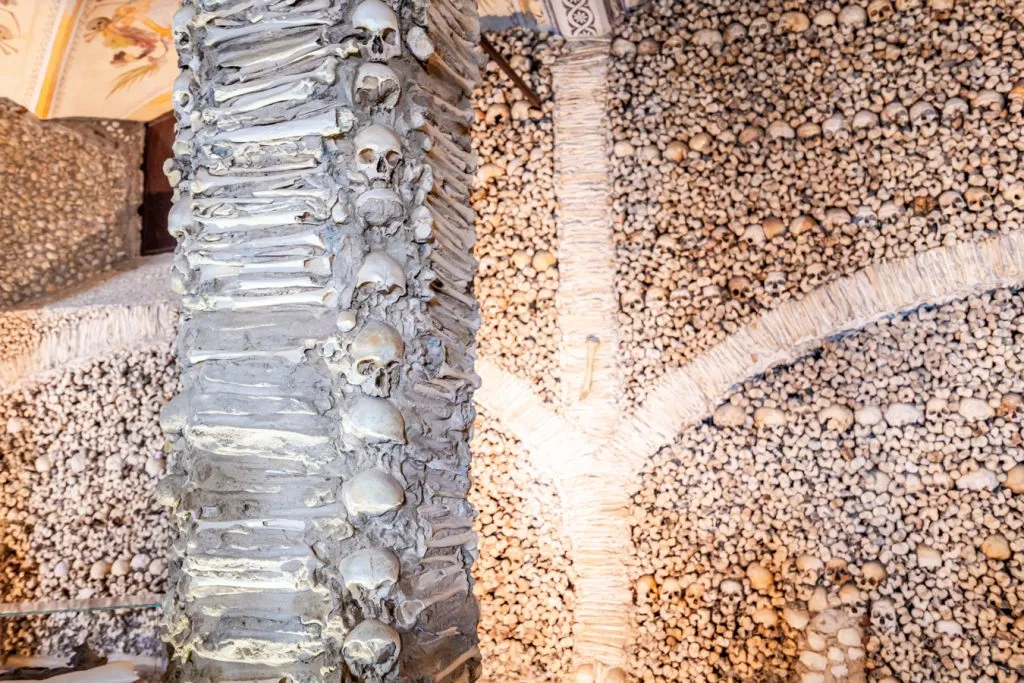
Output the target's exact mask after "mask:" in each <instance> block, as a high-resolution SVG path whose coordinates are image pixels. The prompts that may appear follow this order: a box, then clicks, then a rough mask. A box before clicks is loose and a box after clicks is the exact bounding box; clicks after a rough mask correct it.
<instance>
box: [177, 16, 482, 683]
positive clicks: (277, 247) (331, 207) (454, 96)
mask: <svg viewBox="0 0 1024 683" xmlns="http://www.w3.org/2000/svg"><path fill="white" fill-rule="evenodd" d="M476 26H477V25H476V17H475V7H474V6H473V5H472V3H462V2H460V1H459V0H430V2H426V0H408V1H396V2H395V4H393V5H392V4H387V3H386V2H382V1H381V0H361V1H360V0H352V1H348V0H187V1H186V2H185V5H184V7H183V9H182V10H181V11H180V12H179V13H178V14H177V15H176V17H175V22H174V33H175V40H176V43H177V46H178V52H179V55H180V60H181V64H182V67H183V71H182V75H181V77H180V78H179V79H178V81H177V82H176V84H175V89H174V106H175V110H176V112H177V115H178V121H179V127H178V135H177V140H176V143H175V148H174V149H175V155H176V156H175V160H174V161H173V162H172V163H170V164H169V165H168V168H167V171H168V176H169V177H170V179H171V182H172V183H173V184H174V185H175V187H176V203H175V205H174V209H173V211H172V213H171V216H170V221H169V224H170V230H171V232H172V233H173V234H174V235H175V236H176V237H177V238H178V240H179V243H178V250H177V252H176V254H175V259H174V266H173V271H172V279H173V283H174V286H175V288H176V291H178V292H179V293H180V294H181V296H182V303H183V311H182V313H183V319H182V325H181V332H180V337H179V343H178V355H179V361H180V363H181V367H182V377H183V383H184V389H183V392H182V394H181V395H179V396H178V397H177V398H175V399H174V400H173V401H172V402H171V403H170V404H169V405H168V406H167V407H166V408H165V410H164V412H163V414H162V422H163V426H164V428H165V431H166V432H167V434H168V438H169V441H170V450H171V474H170V476H169V477H168V479H167V481H166V482H165V486H164V489H163V491H164V499H165V500H166V502H167V503H168V504H169V505H170V506H171V508H172V511H173V519H174V522H175V526H176V529H177V540H176V542H175V545H174V547H173V549H172V562H171V566H172V582H171V593H170V595H169V596H168V599H167V601H166V633H165V637H166V640H167V641H168V643H169V644H170V646H171V649H172V654H171V664H170V671H169V679H170V680H172V681H196V682H201V681H268V682H269V681H273V682H274V683H277V682H279V681H294V682H306V681H453V682H454V681H471V680H475V679H476V678H477V677H478V675H479V669H480V664H479V654H478V650H477V647H476V642H477V640H476V621H477V617H476V607H475V604H474V602H473V599H472V589H471V583H472V579H471V577H470V574H469V569H470V565H471V564H472V562H473V560H474V559H475V556H476V538H475V535H474V534H473V532H472V527H471V525H472V515H473V512H472V510H471V508H470V507H469V505H468V504H467V502H466V500H465V496H466V491H467V489H468V487H469V479H468V467H469V451H468V447H467V439H468V431H469V429H470V425H471V424H472V422H473V417H474V414H473V408H472V405H471V394H472V391H473V389H474V388H475V387H476V384H477V379H476V376H475V375H474V373H473V335H474V332H475V330H476V326H477V310H476V304H475V302H474V301H473V299H472V290H471V286H472V281H473V271H474V269H475V262H474V261H473V259H472V257H471V248H472V243H473V229H472V215H471V213H470V212H469V211H468V210H467V209H466V208H465V207H466V205H467V203H468V193H467V188H468V184H469V179H470V178H471V176H472V174H473V172H474V163H475V162H474V160H473V157H472V154H471V152H470V143H469V139H468V136H467V130H468V123H469V120H470V119H469V117H470V107H469V101H468V97H469V95H470V93H471V88H472V84H473V81H474V79H475V77H476V62H475V56H474V46H475V44H476V41H477V34H476V31H477V27H476Z"/></svg>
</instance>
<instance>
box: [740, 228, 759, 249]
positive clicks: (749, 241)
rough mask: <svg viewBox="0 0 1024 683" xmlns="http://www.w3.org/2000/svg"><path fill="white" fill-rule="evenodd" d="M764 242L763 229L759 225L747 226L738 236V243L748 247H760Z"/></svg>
mask: <svg viewBox="0 0 1024 683" xmlns="http://www.w3.org/2000/svg"><path fill="white" fill-rule="evenodd" d="M764 241H765V237H764V229H763V228H762V227H761V226H760V225H748V226H747V227H746V228H744V230H743V234H742V235H741V236H740V242H742V243H743V244H745V245H747V246H748V247H758V246H761V245H762V244H764Z"/></svg>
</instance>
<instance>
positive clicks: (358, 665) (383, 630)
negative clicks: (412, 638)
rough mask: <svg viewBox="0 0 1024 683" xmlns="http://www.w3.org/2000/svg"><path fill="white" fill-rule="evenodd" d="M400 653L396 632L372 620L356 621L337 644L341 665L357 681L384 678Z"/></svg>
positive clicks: (399, 639) (398, 638)
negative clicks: (356, 678) (342, 664)
mask: <svg viewBox="0 0 1024 683" xmlns="http://www.w3.org/2000/svg"><path fill="white" fill-rule="evenodd" d="M401 652H402V639H401V636H399V635H398V632H397V631H396V630H395V629H393V628H391V627H390V626H388V625H387V624H384V623H381V622H379V621H377V620H375V619H367V620H365V621H361V622H359V623H358V624H356V626H355V628H353V629H352V630H351V631H349V632H348V635H347V636H345V641H344V642H343V643H342V646H341V653H342V656H344V658H345V664H347V665H348V668H349V670H350V671H351V672H352V673H353V674H355V675H356V676H358V677H359V680H374V681H377V680H384V678H385V675H386V674H387V673H388V672H390V671H391V670H392V669H393V668H395V664H397V663H398V656H399V654H400V653H401Z"/></svg>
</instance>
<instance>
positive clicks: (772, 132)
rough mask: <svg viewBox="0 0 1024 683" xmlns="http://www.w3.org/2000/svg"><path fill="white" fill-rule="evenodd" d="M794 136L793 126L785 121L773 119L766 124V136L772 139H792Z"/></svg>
mask: <svg viewBox="0 0 1024 683" xmlns="http://www.w3.org/2000/svg"><path fill="white" fill-rule="evenodd" d="M795 136H796V132H795V131H794V130H793V127H792V126H790V125H789V124H788V123H786V122H785V121H781V120H780V121H773V122H772V123H771V124H770V125H769V126H768V137H770V138H771V139H772V140H792V139H793V138H794V137H795Z"/></svg>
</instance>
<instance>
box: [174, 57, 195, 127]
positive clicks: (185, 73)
mask: <svg viewBox="0 0 1024 683" xmlns="http://www.w3.org/2000/svg"><path fill="white" fill-rule="evenodd" d="M194 84H195V80H194V79H193V78H192V71H191V70H190V69H182V71H181V73H180V74H178V77H177V78H176V79H174V85H173V86H172V87H171V104H172V105H173V106H174V111H175V113H176V114H177V115H178V117H179V119H181V120H187V119H188V118H189V117H190V115H191V114H192V111H193V109H195V105H196V98H195V94H194V93H193V91H192V86H193V85H194Z"/></svg>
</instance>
